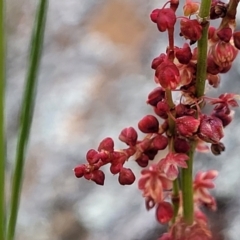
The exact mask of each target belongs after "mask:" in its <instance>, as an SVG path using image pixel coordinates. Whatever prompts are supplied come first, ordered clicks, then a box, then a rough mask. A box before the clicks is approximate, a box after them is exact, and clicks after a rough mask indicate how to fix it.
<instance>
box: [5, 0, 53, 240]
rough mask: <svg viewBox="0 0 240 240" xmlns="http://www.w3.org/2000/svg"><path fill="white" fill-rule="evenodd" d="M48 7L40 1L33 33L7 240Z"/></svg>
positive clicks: (9, 239) (14, 212) (10, 233)
mask: <svg viewBox="0 0 240 240" xmlns="http://www.w3.org/2000/svg"><path fill="white" fill-rule="evenodd" d="M47 7H48V0H41V1H39V5H38V9H37V14H36V18H35V24H34V28H33V32H32V39H31V49H30V56H29V67H28V72H27V76H26V83H25V90H24V96H23V101H22V109H21V119H20V126H19V136H18V144H17V151H16V162H15V168H14V172H13V179H12V188H11V190H12V192H11V202H10V218H9V223H8V229H7V240H13V239H14V235H15V228H16V222H17V215H18V208H19V203H20V195H21V188H22V182H23V169H24V162H25V159H26V150H27V144H28V138H29V132H30V127H31V123H32V116H33V109H34V103H35V97H36V94H35V93H36V86H37V76H38V71H39V65H40V58H41V53H42V45H43V39H44V30H45V23H46V13H47Z"/></svg>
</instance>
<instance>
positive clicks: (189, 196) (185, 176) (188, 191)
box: [182, 142, 196, 225]
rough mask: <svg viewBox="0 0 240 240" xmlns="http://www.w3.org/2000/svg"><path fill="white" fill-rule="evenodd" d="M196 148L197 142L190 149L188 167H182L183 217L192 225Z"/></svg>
mask: <svg viewBox="0 0 240 240" xmlns="http://www.w3.org/2000/svg"><path fill="white" fill-rule="evenodd" d="M195 148H196V143H195V142H193V143H192V145H191V149H190V151H189V154H188V156H189V160H188V161H187V165H188V167H187V168H183V169H182V198H183V217H184V220H185V223H186V224H188V225H191V224H192V223H193V182H192V169H193V157H194V151H195Z"/></svg>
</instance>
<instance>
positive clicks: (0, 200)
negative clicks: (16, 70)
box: [0, 0, 5, 239]
mask: <svg viewBox="0 0 240 240" xmlns="http://www.w3.org/2000/svg"><path fill="white" fill-rule="evenodd" d="M4 105H5V1H4V0H0V239H5V119H4V109H5V108H4Z"/></svg>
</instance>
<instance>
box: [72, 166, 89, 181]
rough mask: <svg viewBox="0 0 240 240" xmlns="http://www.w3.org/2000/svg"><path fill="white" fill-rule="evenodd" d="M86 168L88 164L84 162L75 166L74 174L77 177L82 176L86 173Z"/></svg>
mask: <svg viewBox="0 0 240 240" xmlns="http://www.w3.org/2000/svg"><path fill="white" fill-rule="evenodd" d="M85 169H86V165H84V164H82V165H78V166H77V167H75V168H74V169H73V171H74V174H75V176H76V177H77V178H81V177H83V175H84V173H85Z"/></svg>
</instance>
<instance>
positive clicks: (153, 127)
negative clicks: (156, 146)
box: [138, 115, 159, 133]
mask: <svg viewBox="0 0 240 240" xmlns="http://www.w3.org/2000/svg"><path fill="white" fill-rule="evenodd" d="M138 128H139V130H140V131H141V132H143V133H156V132H158V129H159V122H158V120H157V118H156V117H155V116H153V115H146V116H145V117H144V118H142V120H140V121H139V123H138Z"/></svg>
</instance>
